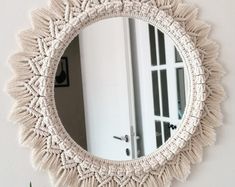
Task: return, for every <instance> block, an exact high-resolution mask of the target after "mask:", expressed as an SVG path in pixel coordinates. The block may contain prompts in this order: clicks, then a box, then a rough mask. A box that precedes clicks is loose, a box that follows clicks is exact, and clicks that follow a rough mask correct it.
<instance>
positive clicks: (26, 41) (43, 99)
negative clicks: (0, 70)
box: [8, 0, 224, 187]
mask: <svg viewBox="0 0 235 187" xmlns="http://www.w3.org/2000/svg"><path fill="white" fill-rule="evenodd" d="M197 14H198V12H197V9H195V8H194V7H192V6H189V5H188V4H184V3H182V2H181V1H180V0H141V1H135V0H122V1H121V0H101V1H99V0H51V3H50V7H49V8H46V9H39V10H36V11H34V12H33V13H32V21H33V28H32V29H29V30H26V31H23V32H22V33H21V34H20V44H21V47H22V50H21V52H19V53H17V54H15V55H13V56H12V58H11V60H10V61H11V64H12V67H13V70H14V72H15V77H14V78H13V79H12V80H11V82H10V83H9V84H8V88H9V89H8V90H9V93H10V94H11V96H12V97H14V98H15V100H16V105H15V107H14V109H13V112H12V115H11V119H12V120H14V121H15V122H16V123H18V124H20V129H21V130H20V141H21V143H22V144H23V145H25V146H28V147H30V148H31V149H32V160H33V163H34V165H35V167H36V168H39V169H44V170H46V171H48V172H49V173H50V175H51V177H52V180H53V183H54V185H55V186H60V187H62V186H66V187H68V186H71V187H75V186H76V187H78V186H81V187H124V186H125V187H165V186H169V185H170V184H171V182H172V179H174V178H176V179H177V180H181V181H184V180H185V179H186V178H187V176H188V175H189V173H190V167H191V166H190V165H191V164H195V163H197V162H200V161H201V159H202V151H203V150H202V148H203V147H204V146H206V145H210V144H212V143H213V142H214V141H215V130H214V129H215V127H217V126H218V125H219V124H220V123H221V120H222V115H221V111H220V110H221V109H220V103H221V101H222V98H223V96H224V91H223V88H222V87H221V85H220V82H219V81H220V78H221V75H222V70H223V69H222V68H221V66H220V65H219V64H218V63H217V62H216V61H217V51H218V48H217V45H216V44H215V43H214V42H213V41H211V40H209V39H207V36H208V34H209V31H210V27H209V26H208V25H206V24H205V23H204V22H202V21H199V20H197ZM115 16H128V17H134V18H139V19H142V20H145V21H148V22H149V23H151V24H152V25H154V26H157V27H158V28H159V29H160V30H162V31H163V32H164V33H166V34H168V35H169V36H170V37H171V38H172V40H174V42H175V44H176V46H177V47H178V49H179V51H180V53H181V55H182V57H183V59H184V61H185V63H186V67H187V70H188V74H189V80H190V88H189V90H190V95H189V102H188V105H187V107H186V112H185V115H184V118H183V120H182V125H181V127H180V129H179V130H178V131H177V133H176V134H175V135H174V136H173V137H172V138H170V139H169V140H168V141H167V142H166V144H164V145H163V146H161V148H159V149H157V150H156V151H155V152H154V153H153V154H151V155H148V156H145V157H143V158H140V159H137V160H133V161H123V162H121V161H110V160H104V159H101V158H97V157H95V156H92V155H90V154H89V153H87V152H86V151H84V150H83V149H82V148H81V147H80V146H79V145H77V144H76V143H75V142H74V141H73V140H72V139H71V137H70V136H69V135H68V134H67V132H66V131H65V129H64V127H63V125H62V123H61V121H60V119H59V116H58V113H57V110H56V107H55V100H54V77H55V72H56V67H57V64H58V62H59V59H60V57H61V56H62V54H63V52H64V50H65V49H66V47H67V46H68V45H69V43H70V41H71V40H72V39H73V38H74V37H75V36H76V35H77V34H78V33H79V31H80V30H81V29H82V28H84V27H85V26H87V25H89V24H92V23H93V22H95V21H98V20H100V19H105V18H109V17H115Z"/></svg>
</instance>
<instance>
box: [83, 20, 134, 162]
mask: <svg viewBox="0 0 235 187" xmlns="http://www.w3.org/2000/svg"><path fill="white" fill-rule="evenodd" d="M128 33H129V32H128V23H127V21H126V20H124V19H123V18H115V21H114V19H107V20H105V22H104V21H101V22H99V24H92V25H91V26H89V29H84V30H83V32H82V33H81V34H80V35H79V40H80V54H81V69H82V79H83V95H84V108H85V120H86V133H87V148H88V151H89V152H90V153H92V154H94V155H97V156H99V157H102V158H107V159H112V160H128V159H132V158H134V157H136V153H135V146H136V145H135V142H134V141H133V136H132V135H133V133H134V132H135V112H134V101H133V100H134V99H133V98H134V97H133V80H132V68H131V59H130V44H129V34H128ZM126 135H127V136H128V142H126V141H124V140H119V139H116V138H114V136H116V137H117V138H118V137H123V136H126ZM128 152H129V153H128Z"/></svg>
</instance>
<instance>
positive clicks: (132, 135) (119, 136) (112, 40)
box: [55, 17, 188, 160]
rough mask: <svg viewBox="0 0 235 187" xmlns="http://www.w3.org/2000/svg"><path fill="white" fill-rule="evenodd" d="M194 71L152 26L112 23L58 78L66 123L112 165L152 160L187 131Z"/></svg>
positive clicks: (80, 42)
mask: <svg viewBox="0 0 235 187" xmlns="http://www.w3.org/2000/svg"><path fill="white" fill-rule="evenodd" d="M187 84H188V80H187V72H186V68H185V65H184V63H183V60H182V58H181V56H180V54H179V53H178V51H177V49H176V47H175V46H174V43H173V41H172V40H171V39H170V38H169V37H168V36H167V35H165V34H164V33H162V32H161V31H160V30H158V29H157V28H155V27H153V26H151V25H149V24H148V23H147V22H144V21H140V20H137V19H130V18H121V17H120V18H111V19H105V20H102V21H99V22H97V23H95V24H92V25H90V26H88V27H86V28H85V29H83V30H82V31H81V32H80V34H79V35H78V36H77V37H76V38H75V39H74V40H73V41H72V42H71V44H70V45H69V46H68V48H67V50H66V51H65V53H64V55H63V58H62V59H61V61H60V63H59V65H58V69H57V74H56V78H55V100H56V105H57V109H58V113H59V116H60V118H61V121H62V123H63V125H64V126H65V128H66V130H67V131H68V133H69V134H70V136H71V137H72V138H73V139H74V140H75V141H76V142H77V143H78V144H79V145H80V146H82V147H83V148H84V149H86V150H87V151H88V152H90V153H92V154H94V155H96V156H99V157H102V158H105V159H111V160H130V159H135V158H138V157H141V156H144V155H148V154H150V153H152V152H153V151H155V150H156V149H157V148H159V147H160V146H161V145H162V144H164V142H166V141H167V140H168V139H169V138H170V137H171V136H172V135H173V134H174V133H175V132H176V131H177V129H178V128H179V126H180V122H181V119H182V117H183V114H184V110H185V106H186V103H187Z"/></svg>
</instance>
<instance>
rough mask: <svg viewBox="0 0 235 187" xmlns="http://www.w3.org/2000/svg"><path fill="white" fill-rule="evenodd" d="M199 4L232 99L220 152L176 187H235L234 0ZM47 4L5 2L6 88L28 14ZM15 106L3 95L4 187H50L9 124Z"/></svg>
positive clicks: (1, 72) (1, 66) (0, 18)
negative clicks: (10, 62) (218, 51)
mask: <svg viewBox="0 0 235 187" xmlns="http://www.w3.org/2000/svg"><path fill="white" fill-rule="evenodd" d="M187 1H188V2H192V3H194V4H197V6H198V7H199V8H200V16H201V18H202V19H204V20H207V21H208V22H209V23H211V24H212V25H213V31H212V38H214V39H216V40H217V41H218V42H219V44H220V45H221V56H220V60H221V63H222V64H223V65H224V67H225V69H226V71H227V75H226V76H225V77H224V79H223V84H224V86H225V89H226V91H227V95H228V98H227V100H226V101H225V102H224V104H223V111H224V116H225V118H224V124H225V125H224V126H223V127H222V128H220V129H218V131H217V132H218V138H217V139H218V140H217V142H216V144H215V146H213V147H210V148H208V149H206V151H205V154H204V159H203V160H204V161H203V163H201V164H199V165H197V166H195V167H193V169H192V174H191V175H190V177H189V179H188V180H187V182H186V183H184V184H182V183H179V182H175V183H174V185H173V186H174V187H189V186H190V187H207V186H211V187H222V186H223V187H233V186H235V180H234V178H235V160H234V159H235V135H234V132H235V125H234V121H235V115H234V111H235V88H234V81H235V63H234V62H233V61H234V57H235V55H234V54H235V47H234V44H235V24H234V19H235V13H234V9H235V1H234V0H226V1H222V0H217V1H215V0H206V1H205V0H187ZM46 3H47V0H37V1H35V0H34V1H32V0H17V1H16V0H14V1H13V0H7V1H6V0H1V12H0V25H1V35H0V51H1V53H0V54H1V55H0V62H1V63H0V87H2V88H3V87H4V85H5V82H6V81H7V80H8V79H9V78H10V77H11V72H10V70H9V67H8V64H7V63H6V61H7V58H8V56H9V55H10V54H11V53H12V52H14V51H15V50H16V49H17V45H16V42H15V38H14V35H15V33H17V32H18V30H20V29H23V28H26V27H29V23H30V22H29V18H28V13H29V12H30V10H32V9H35V8H37V7H42V6H45V5H46ZM12 103H13V102H12V100H11V99H10V98H9V97H8V96H7V95H6V94H5V93H4V92H3V91H0V104H1V105H0V106H1V108H0V121H1V125H0V147H1V156H0V186H4V187H8V186H9V187H27V186H29V185H28V184H29V181H30V180H31V181H32V182H33V187H37V186H38V187H50V182H49V178H48V177H47V175H46V174H45V173H43V172H38V171H34V170H33V169H32V167H31V165H30V156H29V151H28V150H27V149H24V148H21V147H20V146H19V145H18V141H17V126H16V125H14V124H13V123H10V122H8V121H7V115H8V113H9V111H10V108H11V105H12Z"/></svg>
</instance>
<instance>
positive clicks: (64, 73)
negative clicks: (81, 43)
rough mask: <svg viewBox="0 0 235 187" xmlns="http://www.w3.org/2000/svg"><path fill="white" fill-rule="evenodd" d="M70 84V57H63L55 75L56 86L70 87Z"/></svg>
mask: <svg viewBox="0 0 235 187" xmlns="http://www.w3.org/2000/svg"><path fill="white" fill-rule="evenodd" d="M68 86H69V68H68V58H67V57H62V58H61V60H60V62H59V64H58V68H57V72H56V77H55V87H68Z"/></svg>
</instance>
